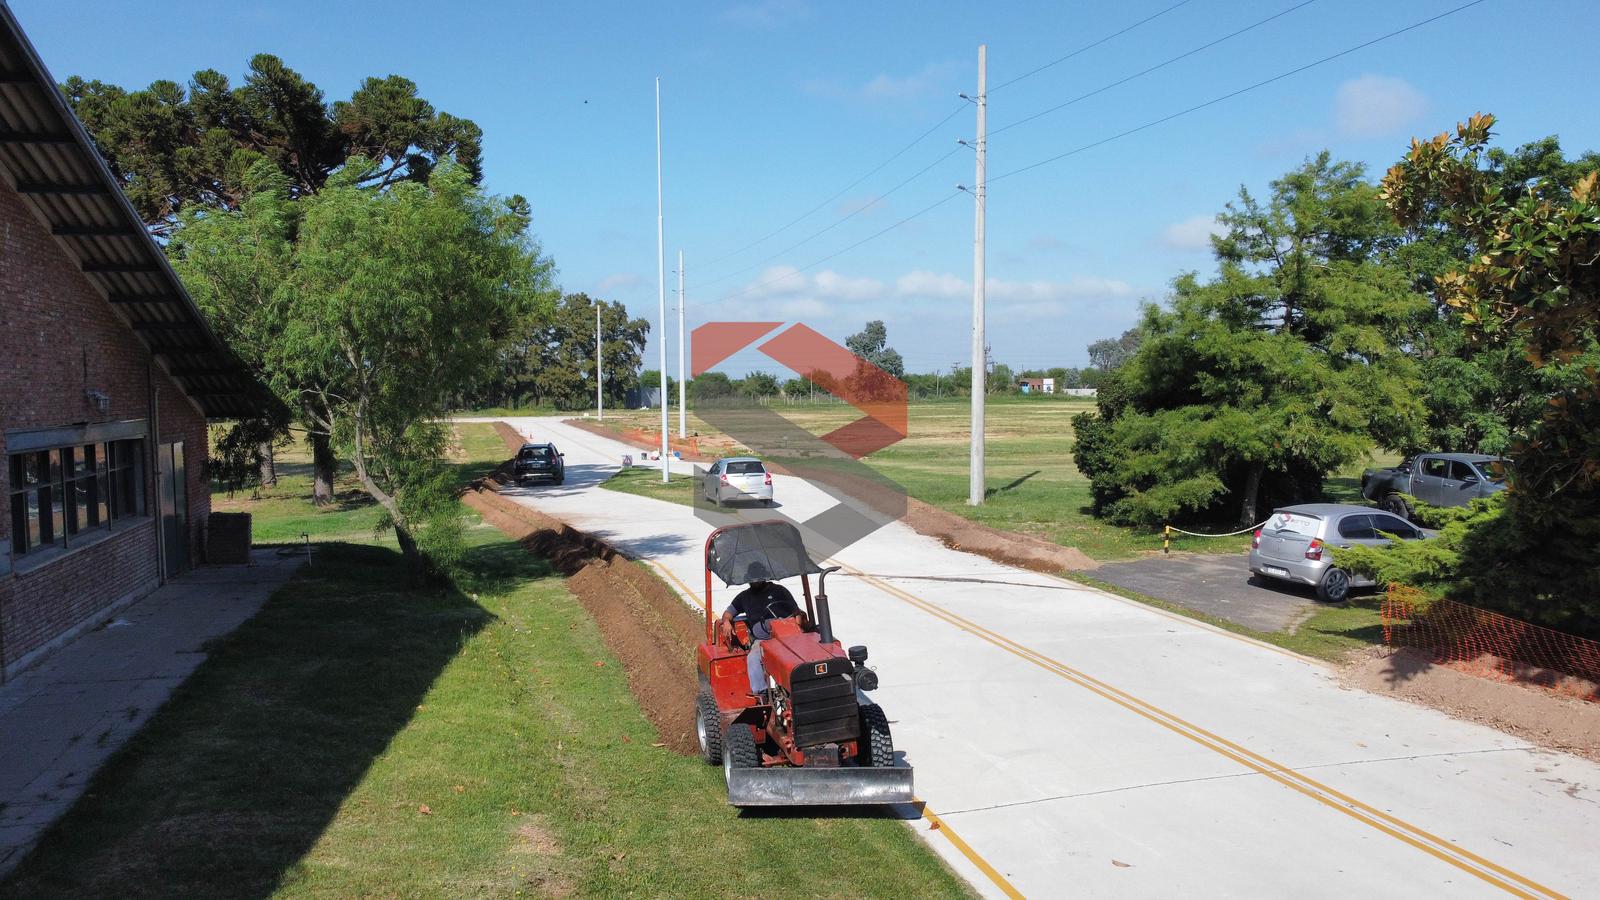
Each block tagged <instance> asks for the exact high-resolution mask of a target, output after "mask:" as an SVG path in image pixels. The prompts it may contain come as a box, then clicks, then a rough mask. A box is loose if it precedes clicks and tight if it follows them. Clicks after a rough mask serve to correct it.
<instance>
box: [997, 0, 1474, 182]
mask: <svg viewBox="0 0 1600 900" xmlns="http://www.w3.org/2000/svg"><path fill="white" fill-rule="evenodd" d="M1484 2H1486V0H1472V2H1470V3H1463V4H1462V5H1460V6H1457V7H1455V8H1454V9H1450V10H1446V11H1445V12H1442V13H1439V14H1438V15H1436V16H1430V17H1429V18H1426V19H1423V20H1422V21H1420V22H1416V23H1414V24H1411V25H1407V26H1406V27H1404V28H1400V29H1397V30H1395V31H1391V32H1389V33H1388V34H1385V35H1382V36H1380V37H1375V38H1372V39H1371V40H1368V41H1364V42H1362V43H1360V44H1356V45H1355V46H1353V47H1348V48H1346V49H1344V50H1340V51H1339V52H1338V53H1334V54H1331V55H1329V56H1324V57H1323V58H1321V59H1319V60H1316V61H1315V62H1309V63H1306V64H1305V65H1303V66H1297V67H1295V68H1293V69H1290V70H1288V71H1286V72H1280V73H1278V74H1277V75H1274V76H1272V77H1271V78H1266V79H1263V80H1261V81H1258V82H1256V83H1255V84H1252V85H1250V86H1248V87H1242V88H1239V89H1238V90H1236V91H1232V92H1229V93H1226V94H1223V95H1222V96H1220V97H1213V98H1212V99H1210V100H1207V101H1205V102H1204V103H1198V104H1196V105H1194V106H1191V107H1189V108H1188V109H1184V110H1180V111H1178V112H1175V113H1172V114H1170V115H1166V116H1162V117H1161V118H1159V119H1155V120H1153V121H1150V122H1146V123H1144V124H1143V125H1139V126H1136V127H1134V128H1129V129H1128V130H1127V131H1122V132H1118V133H1117V134H1114V135H1111V136H1110V137H1106V138H1101V139H1100V140H1098V141H1094V142H1093V143H1089V144H1084V145H1083V146H1081V147H1076V148H1074V149H1072V150H1068V151H1067V152H1065V153H1058V154H1056V155H1055V156H1052V157H1049V158H1047V159H1041V160H1039V161H1038V162H1036V163H1030V164H1028V165H1026V166H1023V167H1022V168H1020V169H1012V170H1011V171H1009V172H1006V173H1005V174H1003V175H996V176H994V177H993V178H991V179H989V182H990V183H991V184H992V183H994V182H996V181H1000V180H1002V179H1005V178H1010V177H1011V176H1013V175H1021V174H1022V173H1023V172H1027V171H1030V170H1032V169H1037V168H1039V167H1040V166H1045V165H1049V164H1050V163H1053V162H1058V161H1060V160H1063V159H1066V158H1067V157H1069V156H1075V155H1077V154H1079V153H1083V152H1084V151H1086V150H1093V149H1094V148H1096V147H1099V146H1102V145H1105V144H1109V143H1111V142H1112V141H1116V140H1120V139H1122V138H1125V137H1127V136H1128V135H1130V134H1137V133H1138V132H1141V131H1145V130H1147V129H1150V128H1154V127H1155V126H1157V125H1161V124H1164V123H1166V122H1170V121H1172V120H1173V119H1177V118H1181V117H1183V116H1187V115H1189V114H1190V113H1194V112H1199V111H1200V110H1202V109H1205V108H1206V107H1209V106H1215V105H1217V104H1218V103H1221V102H1223V101H1225V100H1231V99H1233V98H1234V97H1237V96H1239V95H1240V94H1246V93H1249V92H1250V91H1253V90H1256V89H1257V88H1262V87H1266V86H1267V85H1269V84H1272V83H1273V82H1276V81H1282V80H1283V79H1285V78H1288V77H1290V76H1293V75H1298V74H1300V73H1301V72H1304V71H1306V70H1307V69H1314V68H1316V67H1317V66H1320V65H1323V64H1324V63H1329V62H1332V61H1334V60H1336V59H1339V58H1340V57H1343V56H1349V55H1350V54H1352V53H1355V52H1356V51H1358V50H1364V49H1366V48H1368V47H1371V46H1372V45H1373V44H1378V43H1382V42H1383V41H1387V40H1389V39H1390V38H1394V37H1399V36H1400V35H1402V34H1405V33H1406V32H1408V31H1415V30H1416V29H1418V28H1421V27H1422V26H1424V25H1430V24H1432V23H1434V22H1437V21H1439V20H1440V19H1443V18H1447V17H1449V16H1453V15H1455V14H1456V13H1459V12H1462V11H1464V10H1467V9H1470V8H1472V7H1474V6H1477V5H1479V4H1480V3H1484Z"/></svg>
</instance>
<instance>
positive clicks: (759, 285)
mask: <svg viewBox="0 0 1600 900" xmlns="http://www.w3.org/2000/svg"><path fill="white" fill-rule="evenodd" d="M960 195H962V192H960V191H952V192H949V194H946V195H944V199H942V200H934V202H933V203H930V205H926V207H923V208H920V210H917V211H915V213H912V215H909V216H906V218H904V219H901V221H898V223H894V224H891V226H888V227H883V229H880V231H875V232H872V234H869V235H867V237H862V239H861V240H858V242H854V243H851V245H850V247H843V248H840V250H835V251H834V253H829V255H827V256H822V258H821V259H814V261H811V263H806V264H805V266H800V267H798V269H795V271H792V272H786V274H784V275H781V277H776V279H768V280H765V282H760V283H754V285H750V287H747V288H744V290H739V291H734V293H730V295H723V296H720V298H717V303H722V301H726V299H733V298H736V296H744V295H747V293H750V291H755V290H760V288H763V287H768V285H776V283H778V282H782V280H787V279H789V277H792V275H798V274H800V272H805V271H810V269H814V267H818V266H821V264H822V263H827V261H829V259H832V258H835V256H840V255H843V253H850V251H851V250H854V248H858V247H861V245H862V243H867V242H869V240H877V239H880V237H883V235H885V234H888V232H891V231H894V229H898V227H899V226H902V224H906V223H909V221H912V219H915V218H922V216H925V215H928V213H931V211H933V210H936V208H939V207H942V205H946V203H949V202H950V200H954V199H957V197H960Z"/></svg>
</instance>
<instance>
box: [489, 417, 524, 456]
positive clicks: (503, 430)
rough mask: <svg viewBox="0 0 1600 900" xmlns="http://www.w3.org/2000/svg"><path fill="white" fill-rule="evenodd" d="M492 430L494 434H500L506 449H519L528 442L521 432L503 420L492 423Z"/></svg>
mask: <svg viewBox="0 0 1600 900" xmlns="http://www.w3.org/2000/svg"><path fill="white" fill-rule="evenodd" d="M494 431H495V434H498V435H500V440H502V441H505V442H506V449H508V450H521V449H522V445H523V444H526V443H527V442H528V439H527V438H525V437H523V436H522V434H521V432H519V431H517V430H516V429H515V428H512V427H511V426H510V425H507V424H506V423H504V422H496V423H494Z"/></svg>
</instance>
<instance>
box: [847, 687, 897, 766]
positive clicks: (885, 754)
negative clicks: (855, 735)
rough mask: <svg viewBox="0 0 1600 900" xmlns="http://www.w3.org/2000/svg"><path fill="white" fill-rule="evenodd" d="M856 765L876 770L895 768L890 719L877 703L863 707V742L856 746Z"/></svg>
mask: <svg viewBox="0 0 1600 900" xmlns="http://www.w3.org/2000/svg"><path fill="white" fill-rule="evenodd" d="M856 765H858V766H871V767H873V768H876V769H888V768H893V767H894V738H892V737H890V736H889V717H888V716H887V715H885V714H884V712H883V707H881V706H879V705H877V704H876V703H869V704H867V705H866V706H863V707H861V740H860V742H859V743H858V744H857V745H856Z"/></svg>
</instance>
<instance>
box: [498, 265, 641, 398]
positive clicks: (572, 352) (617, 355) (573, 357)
mask: <svg viewBox="0 0 1600 900" xmlns="http://www.w3.org/2000/svg"><path fill="white" fill-rule="evenodd" d="M596 306H598V307H599V310H600V335H601V355H602V357H603V363H604V368H603V371H604V373H605V388H604V396H605V400H606V404H607V405H609V406H620V405H621V404H622V402H623V399H624V398H625V397H626V396H627V393H628V391H630V390H633V389H634V388H636V387H638V386H639V383H640V382H639V378H638V376H637V374H636V373H637V372H638V371H639V364H640V363H641V362H643V359H644V345H645V340H646V338H647V336H648V335H649V332H650V323H649V322H648V321H646V320H645V319H642V318H630V317H629V316H628V310H627V307H625V306H623V305H622V304H621V303H607V302H605V301H603V300H596V299H594V298H592V297H590V296H589V295H588V294H582V293H578V294H565V295H563V296H562V297H561V299H560V301H559V302H557V303H556V304H555V309H554V311H553V312H552V313H551V315H550V316H549V318H548V319H545V320H543V321H541V322H540V323H539V324H538V326H537V327H535V328H534V329H532V330H531V331H530V332H528V333H527V334H526V335H523V336H520V337H519V338H517V339H516V340H515V341H513V342H512V344H511V346H510V347H508V348H507V349H506V350H505V351H504V352H503V354H502V356H501V359H500V361H499V364H498V366H497V369H498V371H497V372H496V374H495V375H494V376H493V377H492V378H490V379H489V380H488V381H486V382H484V383H483V384H482V385H479V386H478V387H477V388H476V389H475V390H474V391H473V392H472V393H471V394H469V395H468V399H467V400H466V404H467V405H476V404H479V403H485V404H493V405H519V404H522V403H526V402H529V401H532V402H534V403H537V404H547V405H550V406H554V407H555V408H556V409H564V410H573V409H587V408H591V407H593V406H594V396H595V390H594V389H595V347H594V340H595V308H596ZM645 386H646V387H654V386H655V382H650V383H647V384H646V385H645Z"/></svg>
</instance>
